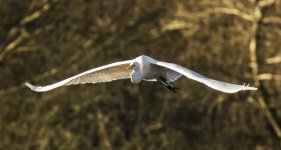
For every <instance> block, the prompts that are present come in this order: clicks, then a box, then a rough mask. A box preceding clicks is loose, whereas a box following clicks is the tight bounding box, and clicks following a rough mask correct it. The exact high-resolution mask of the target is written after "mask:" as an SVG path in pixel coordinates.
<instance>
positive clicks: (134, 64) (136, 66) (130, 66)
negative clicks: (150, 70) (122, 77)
mask: <svg viewBox="0 0 281 150" xmlns="http://www.w3.org/2000/svg"><path fill="white" fill-rule="evenodd" d="M139 68H140V64H139V63H138V62H132V63H131V64H130V65H129V66H128V67H127V69H133V70H139Z"/></svg>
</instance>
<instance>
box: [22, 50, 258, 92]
mask: <svg viewBox="0 0 281 150" xmlns="http://www.w3.org/2000/svg"><path fill="white" fill-rule="evenodd" d="M181 76H186V77H188V78H190V79H193V80H196V81H198V82H201V83H204V84H205V85H207V86H209V87H211V88H213V89H216V90H219V91H222V92H225V93H235V92H238V91H242V90H256V89H257V88H255V87H250V86H245V85H237V84H232V83H226V82H222V81H218V80H213V79H210V78H207V77H204V76H202V75H200V74H198V73H196V72H194V71H192V70H189V69H187V68H185V67H182V66H180V65H177V64H173V63H167V62H162V61H157V60H155V59H153V58H151V57H148V56H145V55H142V56H139V57H137V58H135V59H132V60H127V61H121V62H116V63H112V64H109V65H105V66H101V67H98V68H94V69H91V70H88V71H86V72H83V73H81V74H78V75H76V76H73V77H70V78H67V79H65V80H62V81H60V82H57V83H54V84H51V85H47V86H43V87H41V86H33V85H31V84H29V83H26V85H27V86H28V87H29V88H30V89H32V90H34V91H37V92H45V91H49V90H52V89H55V88H57V87H60V86H63V85H71V84H84V83H100V82H109V81H113V80H118V79H127V78H130V79H131V82H132V83H139V82H141V81H142V80H146V81H161V82H162V83H163V84H164V85H165V86H167V87H168V88H169V89H170V90H172V91H173V92H175V87H173V86H172V85H171V84H169V83H170V82H173V81H175V80H177V79H178V78H180V77H181Z"/></svg>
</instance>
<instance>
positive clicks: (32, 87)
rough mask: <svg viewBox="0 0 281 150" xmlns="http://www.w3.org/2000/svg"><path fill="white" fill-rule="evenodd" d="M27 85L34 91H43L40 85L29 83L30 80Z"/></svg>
mask: <svg viewBox="0 0 281 150" xmlns="http://www.w3.org/2000/svg"><path fill="white" fill-rule="evenodd" d="M25 85H26V86H27V87H28V88H30V89H31V90H32V91H35V92H42V91H41V90H40V87H38V86H34V85H32V84H30V83H28V82H26V83H25Z"/></svg>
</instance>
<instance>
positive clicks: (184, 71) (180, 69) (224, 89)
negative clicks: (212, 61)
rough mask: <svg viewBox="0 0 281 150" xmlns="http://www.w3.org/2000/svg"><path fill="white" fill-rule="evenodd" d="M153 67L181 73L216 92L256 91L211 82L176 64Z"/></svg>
mask: <svg viewBox="0 0 281 150" xmlns="http://www.w3.org/2000/svg"><path fill="white" fill-rule="evenodd" d="M155 65H158V66H162V67H165V68H168V69H171V70H174V71H176V72H178V73H181V74H182V75H184V76H186V77H188V78H190V79H193V80H196V81H198V82H201V83H204V84H205V85H207V86H209V87H211V88H213V89H216V90H218V91H222V92H225V93H236V92H238V91H242V90H257V88H255V87H250V86H248V85H237V84H232V83H226V82H222V81H217V80H213V79H210V78H207V77H204V76H202V75H200V74H198V73H196V72H194V71H192V70H189V69H187V68H185V67H182V66H180V65H177V64H173V63H167V62H162V61H157V63H156V64H155Z"/></svg>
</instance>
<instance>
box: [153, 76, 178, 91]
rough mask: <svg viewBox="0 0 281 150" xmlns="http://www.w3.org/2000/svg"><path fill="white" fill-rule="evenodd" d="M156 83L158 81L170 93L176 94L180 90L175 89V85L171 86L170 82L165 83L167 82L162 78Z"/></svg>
mask: <svg viewBox="0 0 281 150" xmlns="http://www.w3.org/2000/svg"><path fill="white" fill-rule="evenodd" d="M158 81H160V82H161V83H162V84H163V85H164V86H165V87H166V88H168V89H169V90H170V91H172V92H174V93H176V92H177V90H180V89H179V88H177V87H175V85H173V84H171V83H170V82H167V80H166V79H165V78H163V77H159V78H158Z"/></svg>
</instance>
